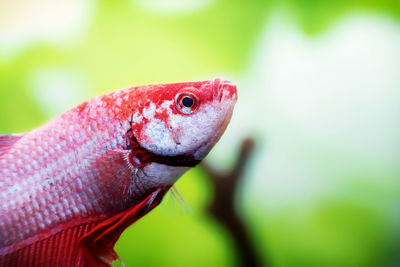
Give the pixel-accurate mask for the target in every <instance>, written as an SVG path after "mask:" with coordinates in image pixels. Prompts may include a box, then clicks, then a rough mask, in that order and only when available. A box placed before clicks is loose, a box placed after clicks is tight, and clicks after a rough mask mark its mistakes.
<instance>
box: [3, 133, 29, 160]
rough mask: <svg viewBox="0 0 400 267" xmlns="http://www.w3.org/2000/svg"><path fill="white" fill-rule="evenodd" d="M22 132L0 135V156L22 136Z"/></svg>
mask: <svg viewBox="0 0 400 267" xmlns="http://www.w3.org/2000/svg"><path fill="white" fill-rule="evenodd" d="M22 136H24V135H23V134H7V135H0V156H1V155H3V154H5V153H7V151H8V150H9V149H10V148H11V147H12V146H13V145H14V144H15V143H16V142H17V141H18V140H19V139H20V138H21V137H22Z"/></svg>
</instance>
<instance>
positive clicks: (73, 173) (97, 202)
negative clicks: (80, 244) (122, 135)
mask: <svg viewBox="0 0 400 267" xmlns="http://www.w3.org/2000/svg"><path fill="white" fill-rule="evenodd" d="M71 115H72V114H71ZM65 120H67V121H70V122H74V121H76V119H74V116H70V117H69V118H65V117H64V118H60V119H56V120H55V121H53V122H52V123H51V124H49V125H47V126H46V127H43V128H40V129H38V130H36V131H33V132H31V133H29V134H27V135H25V136H24V137H23V138H22V139H21V140H20V142H19V143H18V147H16V148H15V152H13V153H12V154H9V155H11V156H9V157H7V156H5V157H3V158H2V162H1V165H0V177H5V178H6V179H5V180H3V181H4V184H5V185H7V184H8V185H11V184H12V186H11V187H9V190H3V189H2V190H1V191H2V192H3V195H2V198H1V201H0V203H3V205H4V204H5V203H6V202H5V201H4V200H3V199H11V200H15V202H13V201H12V202H10V203H8V204H6V205H5V207H3V210H7V211H8V212H9V213H12V214H13V215H12V216H11V218H12V220H11V221H8V222H5V221H0V246H1V247H3V246H7V245H8V244H10V243H12V242H15V241H18V240H21V239H25V238H28V237H31V235H32V234H33V233H34V232H38V231H42V230H45V229H47V228H48V227H50V228H51V227H54V225H57V224H60V223H63V222H65V221H67V219H73V218H74V217H84V216H85V215H91V214H96V213H99V212H101V210H99V209H98V207H103V208H104V203H105V200H104V199H102V198H107V197H109V194H108V193H106V192H105V194H104V195H103V194H101V188H100V186H102V187H103V188H109V187H110V183H109V181H103V180H102V179H101V177H99V176H98V173H102V172H104V170H102V171H99V172H96V173H97V175H95V173H94V172H93V171H90V170H91V168H89V166H88V164H87V158H85V157H89V156H88V155H89V154H90V155H91V156H92V155H93V154H95V153H96V152H97V153H98V154H100V153H101V151H96V150H99V147H98V146H97V144H96V143H97V142H99V141H101V140H96V138H97V133H94V134H93V132H92V133H91V134H88V133H89V132H88V131H87V130H89V131H93V130H94V131H96V130H97V129H96V128H98V127H96V126H97V123H96V122H93V121H92V122H91V125H90V127H88V128H85V127H84V126H85V125H84V123H82V122H79V124H78V125H79V126H80V127H79V126H78V127H73V128H70V129H71V130H73V131H72V132H70V131H68V130H69V129H67V130H63V128H64V127H65V125H64V123H63V122H64V121H65ZM75 129H76V130H75ZM85 129H86V130H85ZM77 131H78V132H79V134H78V135H79V136H80V138H79V139H78V140H76V136H77V134H76V133H77ZM60 133H62V134H60ZM109 134H110V132H109V131H108V130H106V131H104V132H102V136H103V138H104V137H106V138H107V139H103V140H105V141H104V142H109V143H112V146H114V147H118V144H116V143H115V141H116V138H115V136H110V135H109ZM68 136H69V137H71V138H66V137H68ZM82 137H83V138H82ZM59 139H64V140H63V141H61V142H57V141H58V140H59ZM35 140H38V141H39V142H40V143H41V146H38V147H39V149H38V150H35V149H34V148H35V147H37V146H35ZM66 140H68V141H66ZM75 140H76V141H75ZM76 143H78V146H75V144H76ZM57 145H59V146H57ZM57 147H60V149H57ZM69 147H71V148H72V149H68V148H69ZM121 149H122V148H121ZM27 151H29V153H27ZM40 151H43V152H42V154H40ZM29 154H30V155H36V156H39V155H40V157H37V159H38V162H36V159H35V158H29V157H28V155H29ZM63 154H64V155H69V158H68V160H67V161H66V162H62V164H60V163H61V162H60V161H57V159H58V156H60V155H63ZM56 155H57V156H56ZM15 157H19V158H20V159H22V160H19V161H16V164H15V165H14V166H12V169H10V168H5V166H7V165H8V164H7V163H8V162H10V161H13V158H15ZM82 158H83V160H79V163H78V164H76V162H77V161H78V159H82ZM32 162H34V163H32ZM85 162H86V164H85ZM35 166H46V168H42V169H39V170H38V169H37V168H35ZM10 167H11V166H10ZM27 169H30V170H33V172H31V173H27V171H26V170H27ZM107 169H108V170H112V164H109V165H108V168H107ZM58 170H66V171H61V172H59V171H58ZM7 173H13V174H14V175H13V177H12V178H11V177H10V176H9V175H8V174H7ZM7 177H9V178H8V179H7ZM18 177H21V178H19V179H18ZM22 177H23V178H22ZM47 177H48V178H47ZM61 177H62V179H61ZM75 177H77V178H75ZM49 180H50V181H51V184H50V183H49V182H48V181H49ZM60 180H61V181H64V182H62V183H58V181H60ZM71 180H72V181H73V182H72V183H71V182H65V181H71ZM99 182H100V186H98V183H99ZM3 186H4V185H3ZM16 186H17V187H19V188H20V190H12V189H11V188H12V187H16ZM85 188H90V190H85ZM66 192H68V193H69V194H65V193H66ZM4 193H5V195H4ZM55 197H56V198H55ZM64 197H67V199H68V201H66V202H63V201H61V199H63V198H64ZM55 199H56V200H55ZM57 200H58V201H57ZM29 203H31V204H29ZM27 204H28V205H27ZM25 205H27V206H29V207H33V210H32V211H30V212H28V213H26V211H25V212H24V209H23V208H22V207H23V206H25ZM57 207H58V208H57ZM96 207H97V208H96ZM71 210H72V214H70V216H67V215H68V212H67V211H71ZM32 216H33V218H34V221H35V224H33V225H32V224H30V225H29V226H28V225H27V224H26V223H23V224H21V222H27V221H28V220H27V217H32ZM6 217H7V216H6ZM6 229H13V232H18V233H24V234H22V235H21V234H20V235H8V237H6V236H2V234H1V233H7V231H6ZM24 229H31V231H29V232H25V231H24Z"/></svg>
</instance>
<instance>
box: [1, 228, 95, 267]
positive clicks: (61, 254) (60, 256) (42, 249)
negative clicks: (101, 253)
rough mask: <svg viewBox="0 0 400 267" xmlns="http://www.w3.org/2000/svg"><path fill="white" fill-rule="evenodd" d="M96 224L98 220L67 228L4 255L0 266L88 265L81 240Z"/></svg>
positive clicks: (59, 266)
mask: <svg viewBox="0 0 400 267" xmlns="http://www.w3.org/2000/svg"><path fill="white" fill-rule="evenodd" d="M96 225H97V222H91V223H83V224H80V225H77V226H74V227H71V228H67V229H65V230H64V231H62V232H59V233H57V234H55V235H52V236H51V237H49V238H46V239H43V240H41V241H38V242H36V243H33V244H31V245H28V246H26V247H23V248H21V249H18V250H16V251H13V252H11V253H9V254H6V255H2V256H0V266H13V267H14V266H15V267H18V266H20V267H25V266H29V267H41V266H58V267H67V266H74V267H75V266H76V267H84V266H87V265H86V262H85V258H84V255H83V251H82V250H81V249H80V247H79V240H80V238H81V237H82V236H83V235H84V234H86V233H87V232H89V231H90V230H91V229H92V228H94V227H95V226H96Z"/></svg>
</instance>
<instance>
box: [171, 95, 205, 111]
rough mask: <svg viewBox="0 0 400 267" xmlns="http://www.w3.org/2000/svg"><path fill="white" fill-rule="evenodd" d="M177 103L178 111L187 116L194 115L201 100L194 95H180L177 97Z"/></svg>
mask: <svg viewBox="0 0 400 267" xmlns="http://www.w3.org/2000/svg"><path fill="white" fill-rule="evenodd" d="M175 102H176V105H177V107H178V109H179V110H180V111H181V112H182V113H185V114H190V113H193V112H194V111H195V110H196V109H197V107H198V105H199V100H198V99H197V97H196V96H195V95H194V94H192V93H180V94H178V95H177V96H176V99H175Z"/></svg>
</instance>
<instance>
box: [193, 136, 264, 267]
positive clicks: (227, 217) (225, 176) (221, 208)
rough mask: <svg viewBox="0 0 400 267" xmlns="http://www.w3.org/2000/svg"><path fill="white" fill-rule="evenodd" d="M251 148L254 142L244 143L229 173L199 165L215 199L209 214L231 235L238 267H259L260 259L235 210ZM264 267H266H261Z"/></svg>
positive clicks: (248, 140) (203, 164)
mask: <svg viewBox="0 0 400 267" xmlns="http://www.w3.org/2000/svg"><path fill="white" fill-rule="evenodd" d="M253 148H254V141H253V139H251V138H246V139H245V140H243V142H242V145H241V148H240V152H239V155H238V159H237V161H236V164H235V165H234V167H233V168H232V170H230V171H229V172H228V173H222V172H219V171H217V170H215V169H214V168H211V167H210V166H209V165H208V164H205V163H202V164H201V166H202V168H203V170H204V171H205V172H206V173H207V174H208V176H209V177H210V179H211V181H212V182H213V185H214V189H215V190H214V192H215V193H214V199H213V201H212V203H211V204H210V206H209V209H208V211H209V213H210V215H211V216H213V217H214V218H215V219H217V220H218V221H219V222H220V223H221V224H222V225H223V226H225V228H226V229H227V230H228V231H229V233H230V234H231V236H232V239H233V241H234V243H235V246H236V249H237V253H238V256H239V260H240V264H239V265H241V266H261V258H260V257H259V255H258V254H257V253H256V250H255V249H254V246H253V244H252V242H251V238H250V235H249V232H248V229H247V227H246V224H245V223H244V221H243V219H242V218H241V216H240V214H239V213H238V212H237V210H236V208H235V194H236V191H237V186H238V183H239V182H240V180H241V179H242V176H243V171H244V168H245V166H246V164H247V162H248V160H249V156H250V154H251V152H252V151H253ZM264 266H266V265H265V264H264Z"/></svg>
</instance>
